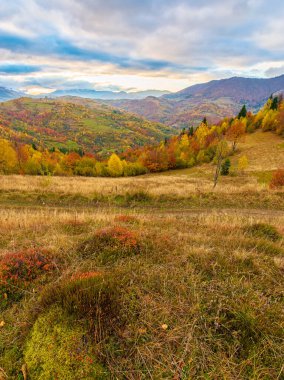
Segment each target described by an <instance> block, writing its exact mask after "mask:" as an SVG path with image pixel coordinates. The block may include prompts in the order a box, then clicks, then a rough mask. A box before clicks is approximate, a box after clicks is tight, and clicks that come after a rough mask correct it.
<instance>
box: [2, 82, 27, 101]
mask: <svg viewBox="0 0 284 380" xmlns="http://www.w3.org/2000/svg"><path fill="white" fill-rule="evenodd" d="M23 95H24V94H23V93H22V92H19V91H15V90H12V89H9V88H6V87H1V86H0V102H5V101H6V100H11V99H17V98H20V97H21V96H23Z"/></svg>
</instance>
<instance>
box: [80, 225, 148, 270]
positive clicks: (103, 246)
mask: <svg viewBox="0 0 284 380" xmlns="http://www.w3.org/2000/svg"><path fill="white" fill-rule="evenodd" d="M139 251H140V244H139V240H138V236H137V234H136V233H135V232H134V231H130V230H129V229H127V228H125V227H120V226H115V227H107V228H102V229H100V230H98V231H97V232H96V233H95V234H94V235H93V236H92V237H91V238H89V239H88V240H86V241H85V242H83V243H82V244H81V245H80V246H79V247H78V252H80V254H81V255H82V256H83V257H90V256H91V257H93V258H96V260H97V263H98V264H106V263H110V262H113V261H115V260H118V259H120V258H124V257H127V256H132V255H135V254H137V253H138V252H139Z"/></svg>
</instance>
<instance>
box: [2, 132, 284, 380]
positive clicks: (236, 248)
mask: <svg viewBox="0 0 284 380" xmlns="http://www.w3.org/2000/svg"><path fill="white" fill-rule="evenodd" d="M264 136H265V138H264ZM273 139H274V137H273V136H272V135H270V134H254V135H252V136H249V138H248V139H247V141H246V142H245V143H243V144H242V145H241V146H240V152H238V155H239V156H240V155H242V154H244V153H245V154H247V156H248V158H249V162H250V164H249V167H248V169H247V171H246V173H245V174H242V175H237V174H236V175H234V176H229V177H226V178H225V177H222V178H221V180H220V183H219V184H218V185H217V188H216V189H215V190H214V191H213V189H212V173H213V167H212V166H210V165H204V166H202V167H197V168H192V169H186V170H180V171H174V172H169V173H165V174H157V175H147V176H143V177H137V178H118V179H110V178H67V177H66V178H60V177H54V178H51V177H21V176H7V177H1V183H0V205H1V213H0V276H1V277H0V297H1V298H0V379H1V380H2V379H7V378H8V379H17V380H18V379H31V380H38V379H39V380H49V379H50V380H53V379H54V380H55V379H60V380H61V379H62V380H65V379H66V380H69V379H70V380H71V379H97V380H100V379H119V380H120V379H129V380H136V379H137V380H140V379H154V380H159V379H169V380H191V379H192V380H193V379H194V380H195V379H204V380H208V379H210V380H215V379H224V380H225V379H226V380H239V379H240V380H241V379H248V380H249V379H257V380H260V379H271V380H274V379H283V378H284V366H283V364H284V363H283V352H284V333H283V332H284V313H283V310H284V308H283V306H284V305H283V289H284V279H283V271H284V193H283V191H280V190H279V191H272V190H270V189H269V187H268V186H267V184H266V183H265V181H259V180H258V178H259V177H260V176H263V173H266V172H267V171H272V170H273V169H275V167H278V166H279V162H280V164H281V160H280V161H278V160H279V157H280V159H281V157H283V147H281V146H280V147H279V148H278V145H279V144H280V143H281V140H280V139H279V138H275V140H273ZM272 140H273V141H272ZM260 144H262V148H261V151H260V152H259V154H255V149H254V147H256V146H257V147H259V145H260ZM271 144H272V145H271ZM273 144H274V145H273ZM268 146H272V147H273V148H272V149H268ZM266 148H267V150H265V149H266ZM256 149H257V148H256ZM263 151H265V152H266V153H265V155H266V156H267V157H268V156H269V159H268V158H267V160H266V159H265V158H263V157H261V155H260V153H261V152H263ZM234 160H237V156H236V157H233V158H232V161H233V164H234V162H235V161H234ZM268 160H270V161H268ZM282 162H283V161H282ZM264 169H265V170H264Z"/></svg>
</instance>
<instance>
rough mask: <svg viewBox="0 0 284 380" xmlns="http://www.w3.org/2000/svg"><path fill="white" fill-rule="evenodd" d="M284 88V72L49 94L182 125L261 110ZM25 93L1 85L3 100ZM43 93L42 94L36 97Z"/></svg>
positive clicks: (0, 93)
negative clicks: (179, 86)
mask: <svg viewBox="0 0 284 380" xmlns="http://www.w3.org/2000/svg"><path fill="white" fill-rule="evenodd" d="M281 92H284V75H281V76H278V77H275V78H268V79H258V78H242V77H233V78H229V79H221V80H213V81H210V82H208V83H202V84H196V85H193V86H190V87H187V88H185V89H183V90H181V91H178V92H175V93H169V92H168V91H158V90H148V91H140V92H125V91H120V92H113V91H97V90H93V89H70V90H56V91H54V92H52V93H50V94H48V95H47V96H44V97H45V98H50V99H54V98H60V97H68V96H72V97H76V98H78V97H79V98H86V99H92V100H98V101H99V102H100V103H101V104H102V103H103V104H108V105H111V106H112V107H116V108H119V109H120V110H123V111H127V112H129V113H132V114H136V115H139V116H142V117H144V118H147V119H149V120H151V121H154V122H159V123H163V124H167V125H169V126H173V127H177V128H181V127H187V126H188V125H197V124H199V123H200V121H201V120H202V119H203V118H204V117H207V119H208V120H209V121H210V122H217V121H218V120H220V119H221V118H223V117H226V116H228V117H232V116H234V115H236V113H237V112H238V111H239V109H240V108H241V107H242V105H243V104H246V106H247V108H248V109H249V110H251V111H257V110H258V109H259V108H260V107H261V106H262V105H263V104H264V103H265V101H266V100H267V98H268V97H269V96H270V95H271V94H275V93H281ZM23 95H24V94H23V93H21V92H17V91H14V90H11V89H7V88H5V87H0V101H6V100H10V99H15V98H19V97H22V96H23ZM39 97H43V95H39V96H37V97H36V98H39Z"/></svg>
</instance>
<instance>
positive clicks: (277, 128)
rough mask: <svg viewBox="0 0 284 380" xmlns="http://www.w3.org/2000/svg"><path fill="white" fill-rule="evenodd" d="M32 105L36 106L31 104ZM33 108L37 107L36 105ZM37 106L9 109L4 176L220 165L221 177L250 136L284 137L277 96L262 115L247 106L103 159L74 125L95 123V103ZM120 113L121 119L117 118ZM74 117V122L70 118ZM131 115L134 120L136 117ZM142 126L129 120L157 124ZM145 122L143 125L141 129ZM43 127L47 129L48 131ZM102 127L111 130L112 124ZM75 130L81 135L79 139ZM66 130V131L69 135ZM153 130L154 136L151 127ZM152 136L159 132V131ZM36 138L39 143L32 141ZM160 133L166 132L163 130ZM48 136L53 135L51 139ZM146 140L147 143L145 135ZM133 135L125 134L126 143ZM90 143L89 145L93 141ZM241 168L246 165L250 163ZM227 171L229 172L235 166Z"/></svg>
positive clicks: (2, 144) (2, 148) (116, 173)
mask: <svg viewBox="0 0 284 380" xmlns="http://www.w3.org/2000/svg"><path fill="white" fill-rule="evenodd" d="M23 101H25V100H21V102H23ZM21 102H20V104H21ZM26 102H28V103H27V104H30V103H29V101H28V100H26ZM80 102H81V101H80ZM13 104H14V103H13ZM32 104H33V106H34V103H32ZM36 104H39V108H36V110H37V113H35V112H36V111H35V107H33V108H32V110H30V109H29V108H28V107H27V106H26V107H25V108H24V109H23V110H22V111H20V110H19V105H18V106H17V107H18V108H16V109H11V107H10V108H9V111H8V112H7V111H6V114H5V116H6V119H4V121H2V125H3V127H2V132H3V137H5V138H2V139H1V140H0V152H1V157H2V159H1V162H0V170H1V172H2V173H6V174H9V173H22V174H39V175H82V176H111V177H120V176H132V175H138V174H144V173H147V172H160V171H166V170H170V169H180V168H188V167H192V166H195V165H199V164H202V163H209V162H213V163H214V164H216V166H217V169H216V173H217V174H218V175H219V174H220V172H221V169H222V165H224V162H225V161H227V162H229V157H230V156H231V155H233V154H234V153H235V151H236V149H237V146H238V143H239V142H240V141H242V140H243V139H244V138H245V135H246V134H249V133H253V132H254V131H256V130H257V129H260V130H262V131H263V132H266V131H273V132H274V133H276V134H278V135H280V136H283V135H284V102H283V100H282V98H281V97H274V98H273V97H271V98H270V99H269V100H268V101H267V103H266V105H265V106H264V107H263V108H262V109H261V110H260V111H259V112H258V113H257V114H252V113H251V112H247V110H246V107H245V106H243V108H242V109H241V111H240V112H239V114H238V115H237V116H236V117H235V118H225V119H223V120H221V121H220V122H219V123H217V124H213V125H210V124H209V123H208V122H207V120H206V119H204V120H203V121H202V123H200V125H199V126H198V127H197V128H196V129H194V128H193V127H190V128H188V129H187V130H186V129H184V130H183V131H182V132H181V133H179V134H178V135H176V136H172V137H169V138H168V137H163V139H160V142H159V143H155V144H145V145H143V146H142V147H139V148H137V147H136V148H128V149H125V145H121V146H120V147H118V149H121V153H120V154H119V155H117V154H115V153H112V154H111V149H109V150H105V151H106V152H108V155H107V156H106V157H98V156H97V155H94V154H92V153H84V151H83V149H82V148H81V147H83V148H84V146H83V145H79V142H80V141H82V139H84V137H86V136H85V134H84V133H83V132H82V129H83V127H82V129H81V128H78V124H74V125H73V127H72V123H75V116H76V123H79V124H80V123H82V124H84V123H86V121H87V120H88V122H90V123H93V122H94V121H93V119H88V118H87V115H93V112H94V110H93V109H92V108H91V107H93V102H91V103H90V108H88V107H87V105H86V106H80V105H78V104H72V103H66V102H65V101H61V102H56V103H53V102H50V101H47V102H46V103H45V102H44V101H40V102H38V103H36ZM86 104H88V103H86ZM5 105H6V104H5ZM45 105H46V106H47V109H49V108H50V107H51V106H53V107H57V113H54V114H53V116H50V117H49V112H50V111H45V112H44V111H43V109H44V107H45ZM100 112H101V113H100V114H99V113H97V114H96V115H97V117H99V116H98V115H100V120H102V123H103V122H106V120H108V121H109V120H110V119H106V118H105V119H103V118H102V115H104V116H105V117H106V115H108V116H109V118H111V117H113V120H114V121H113V123H118V121H117V120H120V121H121V122H122V123H125V122H126V121H125V117H126V116H125V114H120V113H118V114H117V113H116V112H117V111H115V110H109V109H108V108H107V109H106V110H105V109H103V108H102V109H101V111H100ZM15 115H16V116H15ZM117 115H118V118H116V116H117ZM32 116H34V117H35V120H33V119H32ZM71 116H72V119H70V117H71ZM9 117H10V119H9ZM129 117H130V118H131V116H129ZM7 120H10V122H12V121H11V120H14V121H13V123H14V124H13V128H12V129H10V128H9V127H8V126H7ZM15 120H17V121H18V123H19V124H17V123H16V122H15ZM19 120H21V122H19ZM23 120H25V121H23ZM137 122H138V128H137V124H136V123H135V118H134V119H133V120H131V122H129V120H128V121H127V123H128V125H129V123H131V126H129V130H130V128H131V131H132V132H133V131H134V130H135V131H137V129H139V128H142V125H144V126H145V125H148V124H149V125H150V126H151V123H148V122H147V121H141V119H138V120H137ZM67 123H68V125H67ZM139 123H140V124H139ZM141 123H143V124H142V125H141ZM5 125H6V126H5ZM38 125H41V127H38ZM42 125H46V126H45V127H42ZM58 125H59V127H58ZM94 128H96V127H94ZM101 128H102V129H103V128H110V126H102V127H101ZM58 129H59V131H58ZM86 129H87V128H86ZM26 130H28V131H29V133H30V134H28V133H27V132H26ZM164 130H165V129H164ZM41 131H43V138H45V139H46V140H43V141H42V140H37V139H36V137H38V138H39V136H40V134H41ZM75 131H77V132H76V134H75V135H74V133H75ZM64 132H66V133H65V134H64ZM142 132H144V133H145V131H142V130H141V134H142ZM147 132H148V133H150V132H149V129H147ZM151 132H152V133H153V129H151ZM124 133H126V132H124ZM133 133H135V132H133ZM68 134H69V135H70V134H72V135H73V136H74V139H75V140H76V141H75V140H74V141H75V142H74V143H72V144H71V140H67V141H66V139H67V138H68V137H66V135H67V136H68ZM129 134H130V132H129ZM33 135H34V139H32V140H29V139H31V136H33ZM58 135H59V136H60V138H61V139H62V140H61V143H60V144H63V143H65V145H59V147H58V145H56V141H55V139H56V138H58ZM160 135H163V134H162V133H161V132H160ZM47 136H50V140H49V139H48V137H47ZM104 136H105V138H106V139H107V138H109V139H110V140H111V139H112V134H109V135H108V134H105V135H104ZM143 136H144V137H145V139H146V136H145V134H144V135H143ZM127 137H128V136H125V138H126V139H127ZM148 137H149V136H148ZM60 138H59V139H60ZM152 138H153V137H152ZM156 138H157V137H156ZM41 141H42V142H41ZM85 141H86V142H87V140H85ZM150 141H151V138H150ZM68 142H69V145H68ZM140 143H141V142H140ZM124 144H125V141H124ZM87 146H88V147H89V151H94V150H95V147H96V146H95V147H93V146H92V145H91V140H88V145H87ZM62 148H64V149H62ZM78 148H79V149H78ZM123 148H124V150H123V151H122V149H123ZM243 161H245V158H243ZM227 165H229V164H227ZM240 165H245V162H243V164H240ZM222 170H223V169H222ZM224 170H225V169H224ZM225 171H226V170H225ZM227 171H228V172H229V168H228V169H227ZM216 180H217V179H216Z"/></svg>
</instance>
